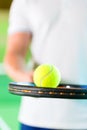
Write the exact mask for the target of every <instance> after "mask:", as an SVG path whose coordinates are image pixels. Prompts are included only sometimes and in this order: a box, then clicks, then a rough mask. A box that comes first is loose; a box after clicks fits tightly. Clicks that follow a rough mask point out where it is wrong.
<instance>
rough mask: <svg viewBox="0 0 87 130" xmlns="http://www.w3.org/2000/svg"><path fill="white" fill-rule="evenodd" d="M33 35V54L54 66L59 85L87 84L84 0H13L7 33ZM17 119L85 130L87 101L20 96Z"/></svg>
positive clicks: (42, 125)
mask: <svg viewBox="0 0 87 130" xmlns="http://www.w3.org/2000/svg"><path fill="white" fill-rule="evenodd" d="M20 31H27V32H31V33H32V34H33V39H32V46H31V49H32V55H33V58H34V60H35V61H36V62H37V63H39V64H42V63H50V64H54V65H55V66H56V67H58V69H59V70H60V72H61V76H62V80H61V83H71V84H85V85H86V84H87V78H86V77H87V71H86V70H87V69H86V68H87V67H86V66H87V0H14V1H13V3H12V6H11V11H10V26H9V34H12V33H15V32H20ZM19 119H20V121H21V122H23V123H25V124H27V125H33V126H39V127H47V128H52V129H54V128H57V129H58V128H61V129H63V128H66V129H74V128H75V129H77V128H78V129H87V101H86V100H69V99H52V98H50V99H49V98H32V97H22V103H21V109H20V116H19Z"/></svg>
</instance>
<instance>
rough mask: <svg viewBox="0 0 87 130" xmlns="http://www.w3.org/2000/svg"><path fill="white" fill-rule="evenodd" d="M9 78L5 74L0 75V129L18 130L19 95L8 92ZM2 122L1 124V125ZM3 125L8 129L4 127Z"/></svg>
mask: <svg viewBox="0 0 87 130" xmlns="http://www.w3.org/2000/svg"><path fill="white" fill-rule="evenodd" d="M10 82H11V79H10V78H8V76H6V75H0V119H1V120H2V121H1V122H0V130H18V129H19V123H18V112H19V106H20V97H19V96H15V95H12V94H10V93H9V92H8V84H9V83H10ZM2 124H3V126H2ZM5 125H6V126H7V127H8V128H9V129H4V127H5Z"/></svg>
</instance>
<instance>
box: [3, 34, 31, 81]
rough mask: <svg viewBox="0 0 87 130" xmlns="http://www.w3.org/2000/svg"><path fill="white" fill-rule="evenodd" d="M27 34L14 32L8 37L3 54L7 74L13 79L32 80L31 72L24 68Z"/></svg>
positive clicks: (28, 38)
mask: <svg viewBox="0 0 87 130" xmlns="http://www.w3.org/2000/svg"><path fill="white" fill-rule="evenodd" d="M29 41H30V37H29V36H28V34H16V35H13V36H11V37H10V38H9V40H8V46H7V51H6V56H5V68H6V72H7V74H8V75H9V76H10V77H11V78H12V79H13V80H15V81H18V82H19V81H21V82H23V81H29V82H30V81H32V75H31V72H29V71H28V70H27V69H26V68H27V66H26V62H25V57H26V53H27V51H28V45H29V44H28V42H29Z"/></svg>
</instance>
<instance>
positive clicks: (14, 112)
mask: <svg viewBox="0 0 87 130" xmlns="http://www.w3.org/2000/svg"><path fill="white" fill-rule="evenodd" d="M11 2H12V0H0V130H18V127H19V123H18V112H19V106H20V97H19V96H15V95H11V94H10V93H9V92H8V84H9V82H11V81H12V80H11V79H10V78H9V77H8V76H7V75H6V72H5V69H4V65H3V60H4V56H5V50H6V44H7V29H8V17H9V8H10V5H11Z"/></svg>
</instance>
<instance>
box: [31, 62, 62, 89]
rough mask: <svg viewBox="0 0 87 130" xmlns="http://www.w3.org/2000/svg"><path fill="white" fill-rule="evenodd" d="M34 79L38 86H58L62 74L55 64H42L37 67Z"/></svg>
mask: <svg viewBox="0 0 87 130" xmlns="http://www.w3.org/2000/svg"><path fill="white" fill-rule="evenodd" d="M33 79H34V83H35V85H36V86H37V87H47V88H56V87H57V86H58V85H59V83H60V80H61V76H60V72H59V70H58V69H57V68H56V67H55V66H54V65H50V64H42V65H40V66H38V67H37V68H36V69H35V71H34V76H33Z"/></svg>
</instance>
